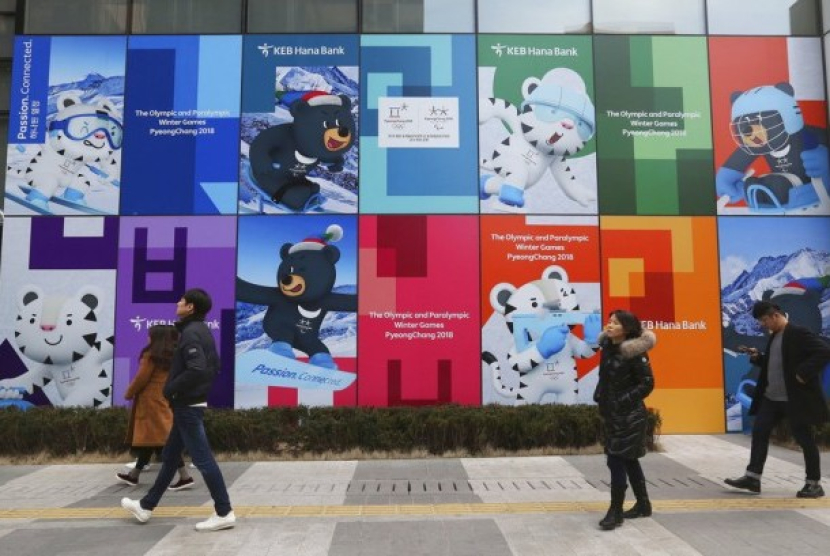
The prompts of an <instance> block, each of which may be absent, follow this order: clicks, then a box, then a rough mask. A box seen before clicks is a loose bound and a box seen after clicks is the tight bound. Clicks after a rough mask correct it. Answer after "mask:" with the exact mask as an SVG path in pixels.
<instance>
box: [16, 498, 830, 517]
mask: <svg viewBox="0 0 830 556" xmlns="http://www.w3.org/2000/svg"><path fill="white" fill-rule="evenodd" d="M652 505H653V506H654V510H655V511H657V512H684V511H686V512H697V511H704V510H706V511H745V510H798V509H810V508H813V509H815V508H830V499H828V498H822V499H818V500H805V499H800V498H757V497H754V498H735V499H723V498H720V499H700V500H652ZM607 507H608V503H607V502H599V501H591V502H588V501H585V502H581V501H568V502H503V503H466V504H407V505H363V506H359V505H356V506H236V507H235V508H234V511H235V512H236V514H237V516H239V517H245V518H274V517H290V518H303V517H331V518H346V517H385V516H447V515H458V516H464V515H499V514H514V515H515V514H544V513H559V512H565V513H579V512H601V511H604V510H605V509H606V508H607ZM211 512H212V508H210V507H206V506H205V507H192V506H184V507H176V506H161V507H159V508H157V509H156V511H155V512H153V516H154V517H180V518H190V517H192V518H202V517H207V516H209V515H210V514H211ZM123 517H128V514H127V512H125V511H124V510H122V509H121V508H118V507H115V508H20V509H15V508H11V509H5V510H0V520H2V519H118V518H123Z"/></svg>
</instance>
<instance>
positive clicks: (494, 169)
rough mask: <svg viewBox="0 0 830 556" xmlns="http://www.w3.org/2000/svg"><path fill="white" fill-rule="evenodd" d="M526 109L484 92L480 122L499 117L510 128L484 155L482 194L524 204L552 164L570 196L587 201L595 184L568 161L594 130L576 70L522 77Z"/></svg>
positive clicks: (592, 196)
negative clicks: (582, 178)
mask: <svg viewBox="0 0 830 556" xmlns="http://www.w3.org/2000/svg"><path fill="white" fill-rule="evenodd" d="M522 97H523V98H524V101H523V102H522V105H521V110H519V109H517V108H516V106H514V105H513V104H511V103H510V102H508V101H506V100H503V99H499V98H481V99H479V104H478V123H479V125H483V124H485V123H487V122H488V121H490V120H493V119H497V120H499V121H501V123H502V124H503V125H504V126H506V127H507V128H508V129H509V131H510V134H509V135H508V136H507V137H506V138H505V139H504V140H503V141H502V142H501V143H500V144H498V145H497V146H496V148H495V149H494V150H493V152H492V153H491V154H490V155H489V156H482V159H481V161H480V166H481V177H480V180H481V198H482V199H488V198H489V197H490V196H492V195H497V196H498V200H499V201H501V202H502V203H504V204H505V205H508V206H509V207H523V206H524V203H525V198H524V197H525V191H526V190H527V189H528V188H529V187H531V186H533V185H534V184H536V183H538V182H539V181H540V180H541V179H542V177H543V176H544V174H545V172H546V171H547V170H548V169H550V171H551V173H552V174H553V177H554V179H555V180H556V183H558V184H559V187H561V188H562V191H563V192H564V193H565V195H567V196H568V197H569V198H570V199H571V200H573V201H576V202H577V203H579V204H580V205H582V206H588V205H589V204H590V203H591V202H593V201H595V200H596V193H595V191H594V188H585V187H584V186H583V185H582V184H580V183H579V181H578V179H577V176H575V175H574V173H573V171H572V170H571V167H570V166H569V164H568V157H569V156H571V155H573V154H576V153H578V152H579V151H580V150H582V148H583V147H584V146H585V143H587V142H588V140H590V139H591V137H593V135H594V125H595V124H594V118H595V115H594V105H593V103H592V102H591V99H590V98H589V97H588V94H587V92H586V87H585V82H584V81H583V80H582V77H581V76H580V75H579V74H578V73H576V72H575V71H573V70H571V69H568V68H555V69H552V70H550V71H549V72H547V73H546V74H545V76H544V77H543V78H542V79H541V80H540V79H538V78H536V77H528V78H527V79H525V80H524V83H522Z"/></svg>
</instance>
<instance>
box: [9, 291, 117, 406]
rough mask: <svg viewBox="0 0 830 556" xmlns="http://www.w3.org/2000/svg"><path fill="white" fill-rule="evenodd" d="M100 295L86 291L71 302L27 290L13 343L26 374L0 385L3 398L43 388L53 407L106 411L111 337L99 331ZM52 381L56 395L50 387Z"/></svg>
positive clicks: (108, 399) (110, 388)
mask: <svg viewBox="0 0 830 556" xmlns="http://www.w3.org/2000/svg"><path fill="white" fill-rule="evenodd" d="M100 302H101V294H100V291H99V290H98V289H97V288H95V287H92V286H84V287H82V288H81V289H80V290H79V291H78V293H77V294H75V295H74V296H73V297H70V298H65V297H60V296H49V297H47V296H45V295H44V293H43V290H41V289H40V288H39V287H37V286H33V285H30V286H27V287H26V288H24V289H23V291H22V292H21V294H20V298H19V299H18V305H19V312H18V314H17V318H16V321H15V328H14V338H15V342H16V343H17V348H18V350H19V351H20V354H21V355H22V356H23V357H24V358H25V359H28V361H27V367H28V369H29V370H28V371H27V372H25V373H23V374H22V375H20V376H16V377H14V378H9V379H5V380H0V399H2V398H6V399H14V398H19V397H21V396H22V393H21V391H22V390H25V391H26V392H28V393H30V394H31V393H32V392H33V389H34V387H35V386H37V387H39V388H41V389H44V393H46V394H47V396H48V397H49V399H50V401H51V402H52V404H53V405H57V406H90V407H108V406H110V405H111V402H112V370H111V369H112V363H108V361H111V360H112V357H113V337H112V336H111V335H106V336H105V335H102V334H101V333H100V332H99V326H100V325H99V315H98V311H99V308H100ZM52 382H54V386H55V388H56V390H57V393H58V396H55V395H54V393H53V395H51V396H50V395H49V392H48V390H46V389H45V388H44V387H46V386H47V385H48V384H50V383H52Z"/></svg>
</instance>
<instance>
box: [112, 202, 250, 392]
mask: <svg viewBox="0 0 830 556" xmlns="http://www.w3.org/2000/svg"><path fill="white" fill-rule="evenodd" d="M120 237H121V239H120V242H119V250H118V312H117V315H118V318H117V320H116V325H115V333H116V336H117V337H118V346H117V348H116V351H115V382H114V391H113V395H114V398H113V400H114V401H113V403H115V404H117V405H124V404H125V403H126V402H125V400H124V392H125V391H126V389H127V385H128V384H129V383H130V380H132V378H133V376H135V373H136V371H137V370H138V358H139V355H140V353H141V350H142V349H143V348H144V346H146V345H147V335H148V330H149V328H150V327H151V326H153V325H155V324H173V323H174V322H175V321H176V302H177V301H178V300H179V299H181V296H182V294H183V293H184V292H185V290H187V289H189V288H203V289H204V290H206V291H207V292H208V293H210V295H211V297H212V298H213V309H211V311H210V313H208V315H207V318H206V319H205V322H206V323H207V325H208V326H209V327H210V329H211V330H212V331H213V335H214V338H215V339H216V346H217V348H218V349H219V356H220V359H221V369H220V372H219V375H218V377H217V379H216V382H215V383H214V385H213V390H212V391H211V393H210V396H209V398H208V404H209V405H210V406H212V407H232V406H233V357H234V272H235V269H236V217H235V216H198V217H187V218H181V217H167V216H155V217H122V219H121V234H120Z"/></svg>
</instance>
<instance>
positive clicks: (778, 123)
mask: <svg viewBox="0 0 830 556" xmlns="http://www.w3.org/2000/svg"><path fill="white" fill-rule="evenodd" d="M729 127H730V131H731V132H732V139H734V140H735V143H737V144H738V146H739V147H740V148H741V149H742V150H744V151H746V152H747V153H749V154H766V153H770V152H773V151H777V150H779V149H782V148H783V147H784V146H785V145H786V144H787V139H788V138H789V134H788V133H787V130H786V129H785V126H784V119H783V118H782V117H781V114H779V113H778V111H777V110H766V111H764V112H756V113H753V114H744V115H741V116H738V117H737V118H735V119H734V120H732V123H731V124H730V126H729Z"/></svg>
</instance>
